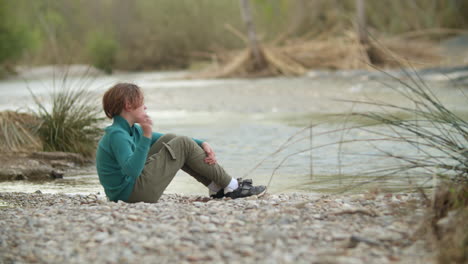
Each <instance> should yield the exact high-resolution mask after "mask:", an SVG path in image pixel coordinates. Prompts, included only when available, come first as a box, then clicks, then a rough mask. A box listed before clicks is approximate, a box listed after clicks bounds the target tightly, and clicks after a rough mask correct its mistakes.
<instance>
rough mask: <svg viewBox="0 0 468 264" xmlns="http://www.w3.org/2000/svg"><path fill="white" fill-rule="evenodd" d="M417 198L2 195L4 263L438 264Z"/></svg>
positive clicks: (1, 253)
mask: <svg viewBox="0 0 468 264" xmlns="http://www.w3.org/2000/svg"><path fill="white" fill-rule="evenodd" d="M424 215H425V206H424V200H423V199H422V197H420V195H419V194H417V193H409V194H406V193H403V194H383V193H371V192H369V193H366V194H353V195H311V194H305V193H288V194H268V193H267V194H266V195H264V196H263V197H255V196H254V197H249V198H245V199H235V200H231V199H221V200H214V199H209V198H207V197H202V196H185V195H178V194H164V195H163V197H162V198H161V199H160V201H159V202H158V203H155V204H148V203H136V204H128V203H123V202H118V203H114V202H109V201H107V200H106V199H105V197H103V196H102V195H98V194H90V195H68V194H42V193H40V192H37V193H0V225H1V227H2V228H1V230H0V263H433V261H434V256H433V253H432V252H431V251H430V249H429V248H428V245H427V244H426V242H425V241H424V240H421V239H422V238H421V237H424V236H421V234H419V235H416V234H417V232H420V231H419V229H418V227H419V226H420V224H421V222H422V219H423V217H424Z"/></svg>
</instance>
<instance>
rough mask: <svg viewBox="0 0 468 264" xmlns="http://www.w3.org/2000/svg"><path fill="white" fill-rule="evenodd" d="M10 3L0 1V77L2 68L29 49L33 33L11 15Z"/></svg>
mask: <svg viewBox="0 0 468 264" xmlns="http://www.w3.org/2000/svg"><path fill="white" fill-rule="evenodd" d="M14 8H15V6H14V5H13V3H12V1H8V0H0V66H1V67H0V68H1V70H0V75H1V74H2V71H4V70H6V69H4V68H3V67H4V66H5V65H6V64H8V63H10V62H12V61H14V60H15V59H18V58H19V57H20V56H21V54H22V53H23V52H24V51H25V50H26V49H27V48H28V47H30V45H29V44H30V42H31V41H32V36H33V34H34V32H29V31H28V30H27V28H26V26H25V25H24V24H22V23H21V21H19V18H18V17H17V16H15V15H14V14H12V10H13V9H14Z"/></svg>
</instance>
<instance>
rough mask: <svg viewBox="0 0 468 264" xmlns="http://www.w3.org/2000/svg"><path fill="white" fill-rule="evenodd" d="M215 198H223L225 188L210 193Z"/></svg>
mask: <svg viewBox="0 0 468 264" xmlns="http://www.w3.org/2000/svg"><path fill="white" fill-rule="evenodd" d="M210 197H211V198H213V199H221V198H223V197H224V189H221V190H219V191H218V192H217V193H215V194H212V195H210Z"/></svg>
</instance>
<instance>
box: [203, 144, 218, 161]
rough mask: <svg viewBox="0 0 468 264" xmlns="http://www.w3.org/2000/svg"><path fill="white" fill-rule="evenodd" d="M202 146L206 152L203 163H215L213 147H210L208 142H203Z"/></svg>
mask: <svg viewBox="0 0 468 264" xmlns="http://www.w3.org/2000/svg"><path fill="white" fill-rule="evenodd" d="M202 148H203V150H204V151H205V153H206V158H205V163H207V164H209V165H213V164H216V155H215V153H214V150H213V148H211V146H210V144H208V143H206V142H203V143H202Z"/></svg>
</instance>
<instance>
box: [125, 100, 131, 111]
mask: <svg viewBox="0 0 468 264" xmlns="http://www.w3.org/2000/svg"><path fill="white" fill-rule="evenodd" d="M124 110H125V111H127V112H130V111H131V110H132V104H131V103H129V102H125V104H124Z"/></svg>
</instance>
